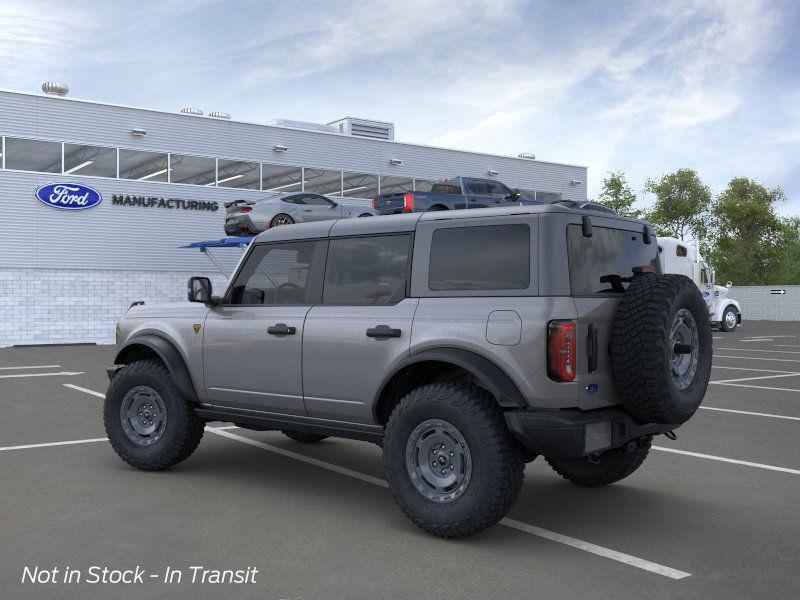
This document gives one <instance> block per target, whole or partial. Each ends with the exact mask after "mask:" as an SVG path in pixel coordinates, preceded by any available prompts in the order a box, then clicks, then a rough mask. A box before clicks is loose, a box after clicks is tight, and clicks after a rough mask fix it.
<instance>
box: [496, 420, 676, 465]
mask: <svg viewBox="0 0 800 600" xmlns="http://www.w3.org/2000/svg"><path fill="white" fill-rule="evenodd" d="M504 415H505V418H506V424H507V425H508V428H509V429H510V430H511V432H512V433H513V434H514V436H515V437H516V438H517V439H518V440H519V441H520V442H522V444H523V445H524V446H525V447H526V448H528V449H529V450H531V451H532V452H535V453H536V454H541V455H543V456H554V457H561V458H576V457H579V456H588V455H589V454H595V453H598V452H603V451H605V450H610V449H612V448H619V447H620V446H624V445H625V444H627V443H628V442H630V441H632V440H635V439H637V438H640V437H643V436H645V435H656V434H659V433H666V432H668V431H672V430H673V429H676V428H677V425H663V424H657V423H648V424H645V425H641V424H639V423H636V422H635V421H634V420H633V419H632V418H631V417H630V416H629V415H628V414H627V413H626V412H625V411H623V410H621V409H619V408H599V409H596V410H590V411H582V410H577V409H569V410H547V411H545V410H538V411H537V410H528V409H519V410H509V411H506V412H505V413H504Z"/></svg>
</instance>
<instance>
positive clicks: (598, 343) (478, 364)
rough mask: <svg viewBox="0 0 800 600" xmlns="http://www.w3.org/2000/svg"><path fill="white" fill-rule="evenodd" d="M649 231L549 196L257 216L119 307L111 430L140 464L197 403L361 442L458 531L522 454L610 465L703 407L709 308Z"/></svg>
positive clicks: (420, 518) (152, 464) (486, 519)
mask: <svg viewBox="0 0 800 600" xmlns="http://www.w3.org/2000/svg"><path fill="white" fill-rule="evenodd" d="M657 249H658V244H657V243H656V239H655V235H654V232H653V230H652V227H651V226H650V225H649V224H647V223H644V222H642V221H636V220H631V219H626V218H623V217H619V216H617V215H611V214H608V213H601V212H597V211H592V210H583V209H578V208H570V207H568V206H563V205H539V206H513V207H507V208H496V209H476V210H469V211H447V212H427V213H415V214H407V215H398V216H392V217H375V218H371V219H352V220H339V221H335V222H317V223H309V224H304V225H297V226H295V227H278V228H274V229H270V230H268V231H265V232H264V233H262V234H260V235H259V236H258V237H257V238H255V240H254V242H253V243H252V244H251V245H250V246H249V248H248V250H247V253H246V256H245V257H244V258H243V260H242V261H241V262H240V264H239V267H238V269H237V271H236V273H235V274H234V275H233V277H232V278H231V281H230V283H229V285H228V286H227V287H226V289H224V290H222V291H221V294H220V295H218V296H217V295H213V294H212V290H211V283H210V282H209V281H208V280H207V279H205V278H201V277H194V278H192V279H190V281H189V300H190V301H191V302H190V303H183V304H177V305H165V306H149V305H145V306H141V305H139V306H134V307H132V308H131V309H130V310H129V311H128V312H127V313H126V314H125V315H124V316H123V317H122V318H121V319H120V321H119V323H118V326H117V342H118V354H117V357H116V360H115V365H114V366H113V367H111V368H110V369H109V376H110V384H109V389H108V393H107V396H106V401H105V408H104V417H105V424H106V429H107V432H108V436H109V439H110V440H111V443H112V445H113V447H114V449H115V450H116V452H117V453H118V454H119V455H120V456H121V457H122V458H123V459H124V460H125V461H127V462H128V463H130V464H131V465H133V466H135V467H137V468H139V469H144V470H158V469H163V468H166V467H169V466H171V465H174V464H175V463H177V462H179V461H181V460H184V459H185V458H187V457H188V456H189V455H190V454H191V453H192V452H193V451H194V449H195V448H196V447H197V445H198V443H199V442H200V438H201V437H202V435H203V430H204V425H205V423H206V422H208V421H228V422H232V423H234V424H236V425H238V426H240V427H246V428H251V429H258V430H266V429H275V430H281V431H283V432H284V433H285V434H286V435H288V436H289V437H290V438H292V439H294V440H297V441H299V442H308V443H310V442H319V441H320V440H323V439H324V438H326V437H328V436H339V437H345V438H353V439H360V440H366V441H372V442H376V443H378V444H381V445H382V447H383V455H384V462H385V468H386V476H387V479H388V480H389V484H390V486H391V489H392V492H393V494H394V496H395V499H396V500H397V502H398V504H399V505H400V507H401V508H402V509H403V511H404V512H405V514H406V515H407V516H408V517H409V518H410V519H411V520H412V521H413V522H414V523H415V524H416V525H418V526H419V527H421V528H423V529H425V530H426V531H428V532H431V533H433V534H436V535H439V536H443V537H459V536H463V535H467V534H470V533H473V532H475V531H478V530H480V529H483V528H485V527H488V526H489V525H492V524H493V523H496V522H497V521H498V520H499V519H500V518H502V516H503V515H504V514H505V513H506V512H507V511H508V510H509V508H510V507H511V506H512V504H513V503H514V501H515V500H516V499H517V496H518V494H519V492H520V489H521V486H522V481H523V475H524V464H525V461H530V460H533V459H535V458H536V457H537V456H542V457H544V459H545V460H546V461H547V462H548V463H549V464H550V465H551V466H552V467H553V469H555V471H556V472H558V473H559V474H561V475H562V476H564V477H565V478H567V479H569V480H570V481H573V482H575V483H577V484H579V485H584V486H600V485H605V484H609V483H612V482H614V481H618V480H620V479H622V478H624V477H627V476H628V475H630V474H631V473H633V472H634V471H635V470H636V469H637V468H638V467H639V466H640V465H641V464H642V462H643V461H644V460H645V457H646V456H647V453H648V450H649V449H650V445H651V439H652V437H653V436H654V435H658V434H665V433H666V434H669V433H670V432H671V431H672V430H673V429H675V428H676V427H678V426H680V425H681V424H682V423H683V422H685V421H686V420H688V419H689V418H690V417H691V416H692V414H693V413H694V412H695V410H696V409H697V407H698V405H699V404H700V402H701V400H702V398H703V395H704V393H705V390H706V386H707V383H708V379H709V374H710V368H711V333H710V325H709V321H708V317H707V314H706V310H705V305H704V302H703V299H702V297H701V296H700V293H699V291H698V289H697V287H696V286H695V285H694V284H693V283H692V281H691V280H689V279H688V278H686V277H683V276H679V275H662V274H661V273H660V267H659V261H658V254H657V251H658V250H657Z"/></svg>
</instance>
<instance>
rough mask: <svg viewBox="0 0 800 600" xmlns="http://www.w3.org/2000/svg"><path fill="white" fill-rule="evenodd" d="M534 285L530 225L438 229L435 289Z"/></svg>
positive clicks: (432, 280)
mask: <svg viewBox="0 0 800 600" xmlns="http://www.w3.org/2000/svg"><path fill="white" fill-rule="evenodd" d="M530 284H531V230H530V227H528V226H527V225H486V226H482V227H451V228H442V229H437V230H436V231H434V232H433V240H432V241H431V264H430V270H429V275H428V287H429V288H430V289H431V290H432V291H451V290H524V289H527V288H528V287H529V286H530Z"/></svg>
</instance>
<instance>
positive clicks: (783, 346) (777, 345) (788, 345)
mask: <svg viewBox="0 0 800 600" xmlns="http://www.w3.org/2000/svg"><path fill="white" fill-rule="evenodd" d="M775 347H776V348H800V346H794V345H792V344H775Z"/></svg>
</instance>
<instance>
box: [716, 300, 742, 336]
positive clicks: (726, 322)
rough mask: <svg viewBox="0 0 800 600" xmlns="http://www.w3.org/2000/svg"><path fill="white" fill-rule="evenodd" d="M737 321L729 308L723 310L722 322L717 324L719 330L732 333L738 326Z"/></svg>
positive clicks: (732, 310) (734, 312)
mask: <svg viewBox="0 0 800 600" xmlns="http://www.w3.org/2000/svg"><path fill="white" fill-rule="evenodd" d="M738 321H739V320H738V318H737V317H736V311H735V310H734V308H733V307H732V306H729V307H727V308H726V309H725V312H723V313H722V321H720V324H719V326H720V329H722V331H734V330H735V329H736V326H737V325H738Z"/></svg>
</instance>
